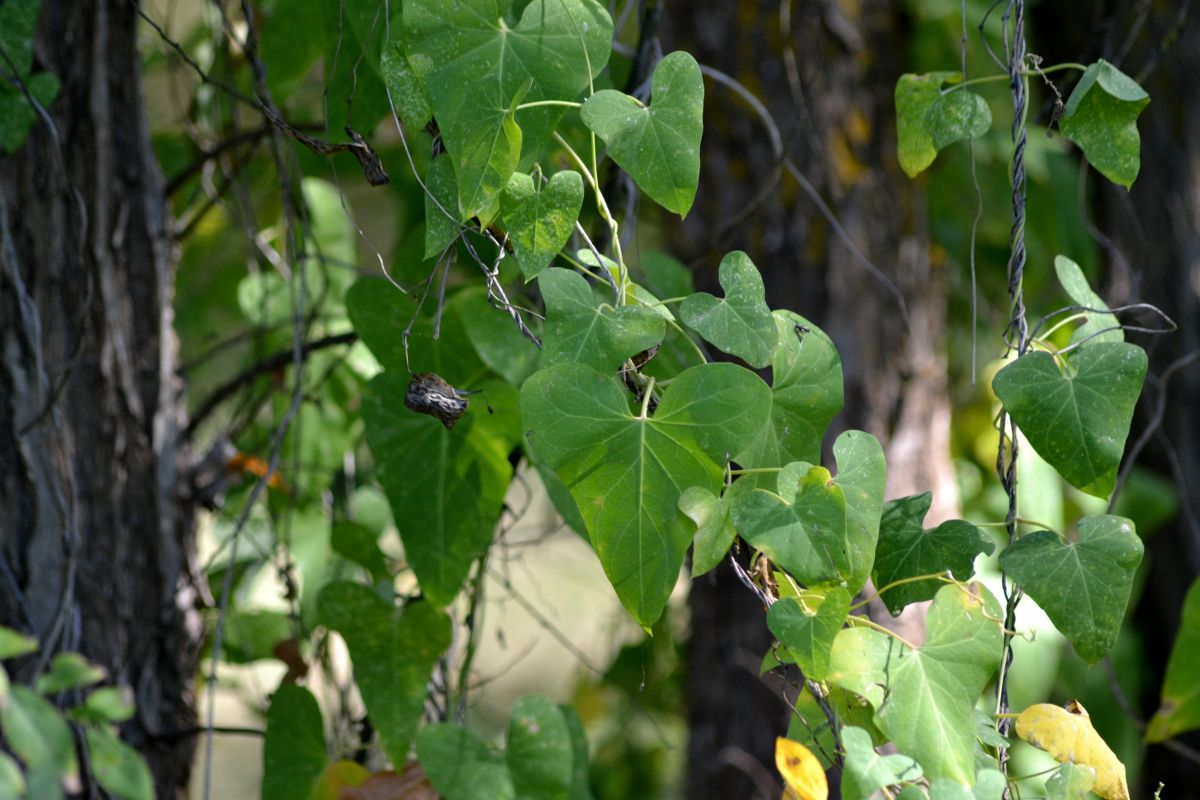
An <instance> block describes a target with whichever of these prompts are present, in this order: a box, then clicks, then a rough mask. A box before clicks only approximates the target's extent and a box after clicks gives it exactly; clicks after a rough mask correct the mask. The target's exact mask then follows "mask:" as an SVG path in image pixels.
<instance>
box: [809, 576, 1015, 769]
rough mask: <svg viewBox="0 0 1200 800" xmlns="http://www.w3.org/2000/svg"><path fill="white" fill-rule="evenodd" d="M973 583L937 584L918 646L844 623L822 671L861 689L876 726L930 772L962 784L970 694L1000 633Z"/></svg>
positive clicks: (987, 672) (989, 664) (970, 750)
mask: <svg viewBox="0 0 1200 800" xmlns="http://www.w3.org/2000/svg"><path fill="white" fill-rule="evenodd" d="M971 587H972V591H967V590H966V589H964V588H962V587H960V586H954V585H952V586H945V587H943V588H942V589H941V590H939V591H938V593H937V596H936V597H934V600H933V604H932V605H931V606H930V607H929V615H928V617H927V620H926V638H925V644H924V645H923V646H922V647H920V648H917V649H913V648H911V647H909V646H908V645H906V644H902V643H900V642H899V641H897V640H896V638H895V637H893V636H889V635H888V634H885V633H882V632H880V631H877V630H872V629H868V628H861V627H856V628H850V629H848V630H844V631H842V632H841V633H839V634H838V635H837V638H836V639H834V642H833V654H832V661H831V666H830V673H829V677H828V680H829V682H831V683H833V684H836V685H838V686H841V687H844V688H846V689H849V690H850V691H852V692H855V693H856V694H858V695H860V696H862V697H864V698H865V699H866V700H867V701H868V702H869V703H870V704H871V705H872V706H873V707H874V709H875V722H876V723H877V724H878V725H879V728H880V730H882V731H883V732H884V733H885V734H886V735H887V736H889V737H890V738H891V740H892V741H893V742H895V744H896V747H897V748H898V749H899V750H900V751H901V752H903V753H906V754H910V755H911V756H912V757H913V758H915V759H916V760H917V761H918V762H919V763H920V765H921V767H922V768H923V769H924V771H925V774H926V775H927V776H928V777H929V778H930V779H931V780H934V779H937V778H949V779H951V780H954V781H957V782H958V783H960V784H962V785H964V786H969V785H971V783H972V781H973V780H974V779H975V759H974V750H975V731H974V728H975V726H974V722H973V710H974V707H975V701H976V699H977V698H978V697H979V693H980V692H982V691H983V688H984V686H985V685H986V684H987V682H988V679H989V678H991V676H992V673H993V672H994V671H995V670H996V666H997V663H998V661H999V654H1000V644H1001V641H1002V638H1003V637H1002V634H1001V631H1000V626H999V623H998V622H997V620H999V619H1001V617H1002V614H1001V611H1000V606H999V604H998V603H997V602H996V600H995V598H994V597H992V595H991V593H990V592H988V590H987V589H985V588H984V587H983V586H981V585H979V584H971Z"/></svg>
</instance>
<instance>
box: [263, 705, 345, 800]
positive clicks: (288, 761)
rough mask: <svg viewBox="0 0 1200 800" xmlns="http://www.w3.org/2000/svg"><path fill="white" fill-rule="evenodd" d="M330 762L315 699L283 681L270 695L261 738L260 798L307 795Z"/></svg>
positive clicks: (278, 799)
mask: <svg viewBox="0 0 1200 800" xmlns="http://www.w3.org/2000/svg"><path fill="white" fill-rule="evenodd" d="M327 763H329V756H328V755H327V754H326V753H325V724H324V723H323V722H322V721H321V708H320V706H318V705H317V698H315V697H313V696H312V693H311V692H309V691H308V690H307V689H305V688H304V687H302V686H296V685H295V684H287V683H285V684H283V685H282V686H280V687H279V689H278V690H276V692H275V694H274V695H272V696H271V706H270V707H269V708H268V709H267V735H266V736H265V737H264V738H263V761H262V766H263V776H262V787H261V791H262V798H263V800H291V799H292V798H296V797H310V796H312V793H313V790H314V789H315V788H316V786H317V781H318V780H320V778H321V773H322V772H324V771H325V765H326V764H327Z"/></svg>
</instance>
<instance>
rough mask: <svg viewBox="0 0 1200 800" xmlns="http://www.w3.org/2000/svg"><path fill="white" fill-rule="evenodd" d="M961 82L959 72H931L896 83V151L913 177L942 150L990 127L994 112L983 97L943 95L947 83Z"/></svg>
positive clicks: (967, 93) (959, 93)
mask: <svg viewBox="0 0 1200 800" xmlns="http://www.w3.org/2000/svg"><path fill="white" fill-rule="evenodd" d="M961 80H962V76H961V74H960V73H957V72H929V73H926V74H924V75H914V74H911V73H909V74H905V75H901V76H900V80H899V81H897V82H896V151H897V155H898V156H899V159H900V168H901V169H903V170H904V172H905V173H906V174H907V175H908V176H909V177H910V178H912V177H916V176H917V175H918V174H920V173H921V172H923V171H924V170H925V169H926V168H927V167H928V166H929V165H930V164H932V163H933V160H934V159H935V158H937V154H938V151H939V150H941V149H942V148H944V147H947V146H948V145H951V144H954V143H955V142H961V141H963V140H964V139H974V138H977V137H980V136H982V135H983V134H985V133H987V131H988V129H989V128H991V126H992V112H991V109H990V108H988V104H987V102H986V101H985V100H984V99H983V98H982V97H980V96H979V95H977V94H975V93H974V92H970V91H967V90H966V89H955V90H952V91H949V92H946V93H945V94H943V93H942V86H943V85H944V84H947V83H958V82H959V81H961Z"/></svg>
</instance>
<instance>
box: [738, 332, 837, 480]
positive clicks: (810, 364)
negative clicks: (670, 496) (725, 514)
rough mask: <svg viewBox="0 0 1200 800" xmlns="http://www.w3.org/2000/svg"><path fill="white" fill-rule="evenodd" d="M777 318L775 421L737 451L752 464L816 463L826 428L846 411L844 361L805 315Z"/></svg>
mask: <svg viewBox="0 0 1200 800" xmlns="http://www.w3.org/2000/svg"><path fill="white" fill-rule="evenodd" d="M773 316H774V317H775V325H776V328H777V329H778V331H779V345H778V347H776V348H775V354H774V356H773V357H772V359H771V423H770V424H769V425H768V426H767V427H766V428H764V429H763V431H762V433H761V434H760V435H759V437H758V438H757V439H756V440H755V441H754V444H752V445H751V446H750V447H748V448H746V450H744V451H742V452H741V453H738V454H737V456H736V460H737V462H738V463H739V464H741V465H742V466H743V467H747V468H753V467H782V466H783V465H784V464H788V463H791V462H793V461H807V462H809V463H816V462H817V461H819V460H820V458H821V440H822V439H824V437H825V431H826V430H827V429H828V428H829V423H830V422H831V421H832V420H833V417H834V415H836V414H837V412H838V411H840V410H841V409H842V400H843V397H842V361H841V359H840V358H839V357H838V352H837V348H836V347H834V345H833V342H832V341H831V340H830V338H829V337H828V336H826V335H825V332H824V331H822V330H821V329H819V328H818V327H816V326H815V325H813V324H812V323H811V322H809V321H808V320H806V319H805V318H804V317H801V316H800V315H799V314H794V313H792V312H790V311H776V312H774V315H773Z"/></svg>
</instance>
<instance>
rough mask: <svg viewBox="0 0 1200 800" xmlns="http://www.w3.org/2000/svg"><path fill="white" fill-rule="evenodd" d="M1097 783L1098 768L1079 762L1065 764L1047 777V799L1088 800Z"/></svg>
mask: <svg viewBox="0 0 1200 800" xmlns="http://www.w3.org/2000/svg"><path fill="white" fill-rule="evenodd" d="M1095 784H1096V770H1095V769H1094V768H1092V767H1086V766H1082V765H1079V764H1071V763H1067V764H1063V765H1062V766H1061V767H1059V768H1058V769H1056V770H1054V774H1052V775H1051V776H1050V777H1049V778H1047V779H1046V797H1047V800H1087V796H1088V792H1089V791H1090V790H1091V788H1092V787H1093V786H1094V785H1095Z"/></svg>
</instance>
